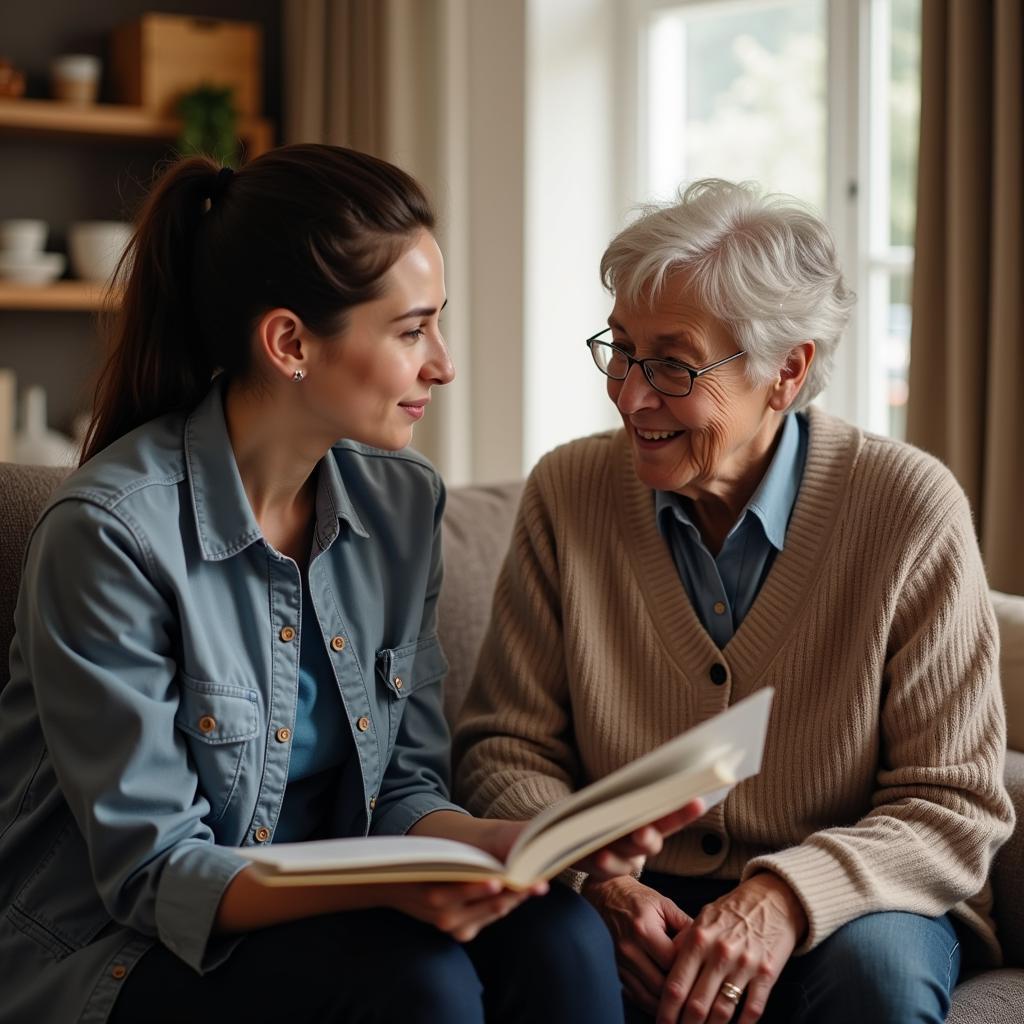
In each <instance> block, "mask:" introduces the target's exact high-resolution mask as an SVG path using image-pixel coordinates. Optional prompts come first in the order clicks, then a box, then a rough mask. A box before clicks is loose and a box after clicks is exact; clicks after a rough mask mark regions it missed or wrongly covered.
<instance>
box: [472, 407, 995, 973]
mask: <svg viewBox="0 0 1024 1024" xmlns="http://www.w3.org/2000/svg"><path fill="white" fill-rule="evenodd" d="M809 419H810V431H809V435H810V437H809V445H808V453H807V462H806V466H805V469H804V476H803V481H802V483H801V486H800V492H799V495H798V497H797V500H796V505H795V506H794V510H793V515H792V519H791V521H790V524H789V529H788V531H787V533H786V540H785V548H784V550H783V551H782V552H780V553H779V555H778V556H777V558H776V559H775V562H774V564H773V566H772V568H771V571H770V573H769V575H768V577H767V579H766V580H765V583H764V585H763V587H762V589H761V591H760V593H759V594H758V597H757V599H756V601H755V603H754V605H753V607H752V608H751V610H750V612H749V613H748V614H747V616H746V618H745V619H744V620H743V623H742V624H741V625H740V628H739V629H738V630H737V631H736V634H735V635H734V637H733V638H732V640H730V642H729V643H728V645H727V646H726V647H725V649H724V650H720V649H719V648H718V647H716V646H715V644H714V642H713V641H712V640H711V638H710V637H709V635H708V634H707V632H706V631H705V630H704V629H703V627H702V626H701V624H700V622H699V620H698V619H697V617H696V615H695V613H694V611H693V607H692V605H691V604H690V601H689V598H688V597H687V595H686V592H685V590H684V589H683V585H682V583H681V582H680V579H679V575H678V573H677V570H676V566H675V563H674V562H673V559H672V555H671V552H670V551H669V549H668V547H667V545H666V543H665V541H664V540H663V539H662V537H661V535H660V533H659V532H658V528H657V524H656V522H655V515H654V493H653V491H651V490H650V489H649V488H648V487H646V486H645V485H644V484H642V483H641V482H640V481H639V480H638V479H637V476H636V474H635V472H634V470H633V465H632V458H631V454H630V447H629V442H628V439H627V438H626V436H625V433H624V432H623V431H621V430H620V431H615V432H612V433H607V434H600V435H596V436H594V437H589V438H585V439H583V440H580V441H575V442H572V443H571V444H568V445H565V446H563V447H561V448H559V449H557V450H555V451H554V452H552V453H550V454H549V455H548V456H546V457H545V458H544V459H543V460H542V461H541V462H540V464H539V465H538V466H537V467H536V469H535V470H534V472H533V473H532V474H531V476H530V479H529V481H528V482H527V485H526V489H525V492H524V495H523V500H522V504H521V507H520V509H519V514H518V518H517V523H516V528H515V533H514V536H513V540H512V544H511V547H510V550H509V553H508V556H507V558H506V560H505V564H504V567H503V569H502V572H501V576H500V579H499V582H498V586H497V590H496V592H495V598H494V610H493V614H492V618H491V623H490V626H489V629H488V632H487V636H486V638H485V641H484V644H483V648H482V651H481V655H480V660H479V663H478V666H477V672H476V675H475V678H474V681H473V685H472V687H471V690H470V693H469V696H468V699H467V701H466V704H465V706H464V709H463V711H462V714H461V717H460V720H459V724H458V727H457V730H456V734H455V758H456V764H457V774H456V797H457V798H458V799H460V800H461V801H462V802H463V803H464V804H465V805H466V806H467V807H468V808H469V809H470V810H472V811H473V812H474V813H477V814H481V815H490V816H497V817H503V818H524V817H530V816H532V815H534V814H536V813H537V812H538V811H539V810H541V809H542V808H544V807H546V806H548V805H549V804H550V803H552V802H553V801H555V800H557V799H559V798H560V797H562V796H564V795H565V794H566V793H568V792H569V791H571V790H573V789H576V788H578V787H580V786H582V785H584V784H585V783H587V782H589V781H592V780H594V779H598V778H600V777H602V776H604V775H606V774H608V773H609V772H610V771H612V770H614V769H615V768H617V767H619V766H620V765H622V764H624V763H626V762H628V761H630V760H632V759H634V758H636V757H638V756H639V755H641V754H642V753H644V752H645V751H647V750H650V749H651V748H652V747H653V746H655V745H657V744H659V743H662V742H664V741H665V740H668V739H669V738H670V737H672V736H674V735H676V734H678V733H679V732H681V731H682V730H684V729H688V728H690V727H691V726H694V725H696V724H697V723H699V722H703V721H705V720H706V719H708V718H710V717H711V716H712V715H715V714H717V713H719V712H720V711H723V710H724V709H725V708H726V707H728V706H729V705H730V704H732V703H734V702H736V701H738V700H740V699H741V698H743V697H745V696H747V695H748V694H750V693H752V692H754V691H755V690H759V689H761V688H762V687H766V686H772V687H775V691H776V692H775V700H774V706H773V710H772V716H771V721H770V724H769V735H768V741H767V744H766V748H765V754H764V761H763V766H762V769H761V772H760V774H759V775H758V776H756V777H754V778H753V779H750V780H747V781H746V782H743V783H741V784H740V785H739V786H737V787H736V789H735V790H733V792H732V793H731V794H730V795H729V797H728V798H727V799H726V800H725V802H724V803H722V804H719V805H718V806H717V807H715V808H713V809H712V810H711V811H709V812H708V813H707V814H706V815H705V816H704V817H703V818H702V819H701V820H700V821H699V822H698V823H697V824H695V825H693V826H691V827H690V828H688V829H686V830H685V831H684V832H682V833H680V834H679V835H677V836H676V837H673V838H672V839H670V840H669V841H668V842H667V843H666V845H665V849H664V850H663V852H662V853H661V854H660V855H659V856H657V857H655V858H653V859H652V860H651V862H650V866H651V867H652V868H655V869H657V870H660V871H666V872H670V873H674V874H679V875H689V876H698V875H703V876H709V877H715V878H745V877H747V876H749V875H750V874H751V873H753V872H755V871H760V870H765V869H768V870H771V871H774V872H776V873H777V874H779V875H780V876H781V877H782V878H784V879H785V880H786V881H787V882H788V883H789V884H790V885H791V886H792V888H793V890H794V891H795V892H796V894H797V896H798V897H799V899H800V901H801V903H802V904H803V907H804V910H805V911H806V913H807V918H808V921H809V924H810V927H809V932H808V935H807V938H806V941H805V942H804V944H803V945H802V946H801V947H800V949H798V952H805V951H807V950H809V949H812V948H813V947H814V946H816V945H817V944H818V943H820V942H821V941H822V940H823V939H825V938H827V937H828V936H829V935H831V934H832V933H833V932H834V931H835V930H836V929H837V928H839V927H840V926H841V925H843V924H844V923H846V922H848V921H850V920H852V919H854V918H856V917H859V916H861V915H863V914H867V913H871V912H873V911H880V910H904V911H910V912H913V913H918V914H924V915H928V916H937V915H940V914H942V913H945V912H946V911H947V910H950V909H951V908H952V910H953V913H954V915H955V916H956V917H957V918H958V919H959V920H960V921H961V922H963V923H965V924H966V925H967V926H968V930H969V932H973V933H974V934H975V935H976V936H977V938H978V939H979V940H980V941H979V942H978V943H977V949H976V950H975V951H974V953H975V955H976V956H977V957H979V958H980V959H981V960H982V961H983V962H989V963H996V962H998V961H999V959H1000V950H999V945H998V942H997V940H996V937H995V930H994V925H993V923H992V919H991V916H990V913H989V910H990V902H991V901H990V895H989V890H988V886H987V882H986V878H987V875H988V870H989V865H990V863H991V860H992V856H993V854H994V853H995V851H996V850H997V848H998V847H999V845H1000V844H1001V843H1002V842H1003V841H1004V840H1005V839H1006V838H1007V837H1008V836H1009V835H1010V833H1011V831H1012V824H1013V809H1012V805H1011V803H1010V800H1009V797H1008V795H1007V793H1006V790H1005V788H1004V786H1003V781H1002V779H1003V758H1004V751H1005V744H1006V733H1005V722H1004V715H1003V706H1002V698H1001V694H1000V687H999V679H998V639H997V634H996V627H995V621H994V618H993V614H992V610H991V606H990V603H989V599H988V589H987V586H986V580H985V574H984V570H983V568H982V565H981V560H980V556H979V553H978V547H977V543H976V541H975V536H974V530H973V526H972V522H971V516H970V511H969V509H968V506H967V502H966V500H965V498H964V495H963V493H962V491H961V490H960V488H959V487H958V486H957V484H956V483H955V481H954V479H953V477H952V476H951V474H950V473H949V472H948V471H947V470H946V469H945V468H944V467H943V466H942V465H941V464H940V463H938V462H937V461H935V460H934V459H932V458H931V457H930V456H928V455H926V454H924V453H923V452H921V451H918V450H917V449H915V448H912V447H910V446H909V445H905V444H901V443H898V442H895V441H892V440H889V439H886V438H881V437H876V436H872V435H867V434H864V433H861V432H860V431H859V430H857V429H855V428H853V427H851V426H849V425H847V424H845V423H843V422H842V421H840V420H837V419H834V418H832V417H829V416H827V415H826V414H824V413H822V412H820V411H818V410H812V411H811V413H810V417H809ZM715 666H721V668H715ZM713 668H714V672H712V669H713ZM723 668H724V674H723V672H722V669H723ZM712 676H714V678H715V679H719V680H720V679H722V678H723V677H724V682H715V681H714V680H713V678H712ZM709 836H714V837H716V838H717V840H718V841H720V843H719V842H717V841H716V840H714V839H713V840H711V841H709ZM719 845H720V849H718V850H717V852H708V851H714V850H715V849H716V847H717V846H719Z"/></svg>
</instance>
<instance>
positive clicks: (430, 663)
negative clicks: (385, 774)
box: [376, 635, 448, 761]
mask: <svg viewBox="0 0 1024 1024" xmlns="http://www.w3.org/2000/svg"><path fill="white" fill-rule="evenodd" d="M376 669H377V678H378V679H379V680H380V682H381V683H383V684H384V688H385V690H386V691H387V694H388V697H389V700H388V722H389V725H390V728H389V737H388V749H387V758H385V761H387V760H388V759H390V756H391V751H392V750H393V749H394V746H395V739H396V737H397V736H398V727H399V725H400V724H401V722H402V715H403V713H404V711H405V704H406V701H408V700H409V698H410V697H411V696H412V695H413V694H414V693H416V692H417V691H418V690H420V689H421V688H422V687H424V686H430V685H431V684H433V683H437V682H439V681H440V680H441V679H443V678H444V676H445V673H447V671H448V659H447V658H446V657H445V656H444V651H443V650H442V649H441V643H440V641H439V640H438V639H437V636H436V635H435V636H430V637H425V638H423V639H420V640H416V641H414V642H413V643H411V644H405V645H403V646H402V647H385V648H383V649H381V650H379V651H378V652H377V656H376Z"/></svg>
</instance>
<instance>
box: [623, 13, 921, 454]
mask: <svg viewBox="0 0 1024 1024" xmlns="http://www.w3.org/2000/svg"><path fill="white" fill-rule="evenodd" d="M824 2H825V15H826V36H827V38H826V47H827V58H826V140H825V153H826V166H825V175H826V178H825V183H826V208H825V209H824V210H823V211H822V213H823V215H824V217H825V219H826V221H827V222H828V223H829V225H830V226H831V228H832V231H833V234H834V236H835V239H836V245H837V249H838V255H839V259H840V263H841V265H842V267H843V269H844V272H845V274H846V278H847V283H848V285H849V286H850V287H851V288H852V289H853V290H854V291H855V292H856V293H857V297H858V301H857V303H856V305H855V306H854V309H853V313H852V316H851V319H850V324H849V326H848V328H847V331H846V334H845V336H844V338H843V341H842V343H841V344H840V345H839V348H838V350H837V352H836V359H835V368H834V371H833V374H832V381H831V383H830V385H829V387H828V388H827V389H826V392H825V394H824V395H823V396H822V397H821V399H820V400H819V401H820V404H821V405H822V406H823V407H824V408H825V409H826V410H828V411H829V412H832V413H834V414H836V415H838V416H841V417H843V418H844V419H847V420H849V421H851V422H853V423H856V424H858V425H859V426H861V427H863V428H865V429H868V430H872V431H875V432H877V433H883V434H886V433H888V432H889V407H888V384H887V380H888V378H887V360H886V357H887V353H886V341H887V335H888V325H887V311H888V289H889V282H890V278H891V277H892V276H893V275H897V274H903V273H908V272H912V271H913V249H912V248H911V247H909V246H904V247H894V246H890V245H889V244H888V242H889V240H888V232H889V228H888V224H889V197H890V189H889V173H890V169H889V122H888V112H887V108H886V107H885V97H887V95H888V77H887V76H888V74H889V41H888V34H889V25H890V22H891V5H892V0H824ZM716 4H721V5H722V6H723V7H725V6H728V7H729V9H730V10H732V11H735V10H736V9H741V10H742V8H744V7H749V8H755V7H764V6H772V5H773V0H627V2H625V3H623V4H622V5H621V7H620V12H621V21H620V25H619V30H620V36H619V38H621V39H624V40H628V41H631V44H630V45H626V46H624V47H623V51H624V52H623V53H621V54H620V55H619V57H620V60H619V63H618V67H619V75H618V79H619V81H618V90H617V95H618V97H619V103H618V111H617V113H618V125H617V128H618V131H617V136H618V138H619V139H620V140H621V143H622V145H621V146H620V148H619V149H618V151H617V153H616V167H615V173H616V179H617V189H616V191H617V192H618V196H619V199H620V204H619V205H620V207H621V208H623V209H625V208H629V207H630V206H633V205H635V203H636V202H637V201H638V200H643V199H644V198H645V196H644V195H643V194H642V193H643V189H644V184H643V183H644V182H645V181H646V180H647V168H646V167H645V166H644V164H645V160H646V150H647V146H646V138H647V131H648V126H647V123H646V120H647V110H648V104H647V94H646V88H647V78H648V76H647V74H646V70H645V69H646V67H647V56H648V55H647V52H646V46H647V36H646V32H645V27H646V25H647V22H648V19H649V18H650V16H651V15H652V14H653V13H655V12H657V11H659V10H664V9H668V8H682V7H694V8H708V7H714V6H715V5H716ZM642 72H643V73H642Z"/></svg>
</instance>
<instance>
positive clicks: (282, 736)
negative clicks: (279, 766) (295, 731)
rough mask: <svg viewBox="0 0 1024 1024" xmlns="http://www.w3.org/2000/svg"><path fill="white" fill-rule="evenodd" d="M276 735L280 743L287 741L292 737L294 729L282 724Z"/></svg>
mask: <svg viewBox="0 0 1024 1024" xmlns="http://www.w3.org/2000/svg"><path fill="white" fill-rule="evenodd" d="M274 735H275V736H276V737H277V742H278V743H287V742H288V741H289V740H290V739H291V738H292V731H291V729H288V728H287V727H285V726H282V727H281V728H280V729H278V730H277V732H276V733H274Z"/></svg>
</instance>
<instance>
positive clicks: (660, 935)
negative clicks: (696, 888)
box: [583, 875, 690, 1016]
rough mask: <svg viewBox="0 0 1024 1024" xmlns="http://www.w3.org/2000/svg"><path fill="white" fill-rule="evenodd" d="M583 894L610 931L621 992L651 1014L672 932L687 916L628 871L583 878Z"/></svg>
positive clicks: (671, 955) (668, 960)
mask: <svg viewBox="0 0 1024 1024" xmlns="http://www.w3.org/2000/svg"><path fill="white" fill-rule="evenodd" d="M583 895H584V896H585V897H586V898H587V899H588V900H589V901H590V902H591V903H592V904H593V906H594V908H595V909H596V910H597V912H598V913H599V914H600V915H601V917H602V918H603V919H604V923H605V924H606V925H607V926H608V930H609V931H610V932H611V934H612V939H613V940H614V941H615V960H616V963H617V964H618V968H619V977H620V978H621V979H622V985H623V988H625V990H626V995H628V996H629V998H630V999H631V1000H632V1001H633V1002H634V1003H636V1005H637V1006H639V1007H640V1009H642V1010H644V1011H645V1012H646V1013H649V1014H651V1015H652V1016H653V1015H654V1014H655V1013H656V1012H657V1009H658V1000H659V999H660V998H661V993H662V989H663V988H664V986H665V975H666V974H667V973H668V971H669V970H670V969H671V967H672V964H673V962H674V961H675V957H676V947H675V944H674V943H673V941H672V936H674V935H676V934H678V933H679V932H681V931H683V930H684V929H685V928H687V927H688V926H689V925H690V918H689V917H687V915H686V914H684V913H683V912H682V911H681V910H680V909H679V907H677V906H676V905H675V903H673V902H672V900H670V899H669V898H668V897H667V896H662V894H661V893H660V892H658V891H657V890H655V889H652V888H651V887H650V886H648V885H644V884H643V883H642V882H638V881H637V880H636V879H635V878H633V877H632V876H628V875H627V876H626V877H625V878H613V879H611V880H610V881H607V882H595V881H594V880H593V879H587V881H586V883H585V884H584V886H583Z"/></svg>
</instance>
